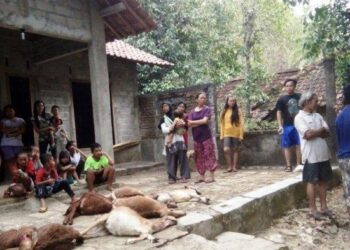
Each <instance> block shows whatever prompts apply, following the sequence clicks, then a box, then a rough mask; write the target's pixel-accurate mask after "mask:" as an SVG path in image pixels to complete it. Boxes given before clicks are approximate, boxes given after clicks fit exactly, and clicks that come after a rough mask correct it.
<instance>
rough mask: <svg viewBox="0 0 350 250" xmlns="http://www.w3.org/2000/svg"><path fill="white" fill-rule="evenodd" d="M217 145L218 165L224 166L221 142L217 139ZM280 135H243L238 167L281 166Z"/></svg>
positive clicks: (266, 133)
mask: <svg viewBox="0 0 350 250" xmlns="http://www.w3.org/2000/svg"><path fill="white" fill-rule="evenodd" d="M217 140H218V145H219V160H220V165H225V164H226V163H225V158H224V153H223V146H222V142H221V141H220V140H219V138H217ZM280 140H281V139H280V135H279V134H278V133H277V132H275V131H256V132H248V133H245V135H244V141H243V143H242V147H241V155H240V165H241V166H243V167H248V166H254V165H259V166H271V165H280V166H283V165H284V164H285V163H284V158H283V152H282V149H281V148H280Z"/></svg>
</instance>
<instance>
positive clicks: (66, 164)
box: [57, 150, 80, 184]
mask: <svg viewBox="0 0 350 250" xmlns="http://www.w3.org/2000/svg"><path fill="white" fill-rule="evenodd" d="M57 168H58V171H59V173H60V175H61V176H62V178H63V179H64V180H68V182H69V184H72V183H73V179H72V176H73V177H74V178H75V179H76V180H77V183H78V184H80V181H79V176H78V174H77V171H76V169H77V167H76V165H75V164H73V163H72V162H71V158H70V154H69V152H68V151H67V150H63V151H61V153H60V155H59V156H58V166H57ZM67 177H69V179H67Z"/></svg>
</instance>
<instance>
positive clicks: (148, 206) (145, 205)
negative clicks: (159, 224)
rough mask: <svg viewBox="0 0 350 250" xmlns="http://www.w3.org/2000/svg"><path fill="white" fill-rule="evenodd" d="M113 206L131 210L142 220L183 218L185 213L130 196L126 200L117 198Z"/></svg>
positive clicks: (147, 199)
mask: <svg viewBox="0 0 350 250" xmlns="http://www.w3.org/2000/svg"><path fill="white" fill-rule="evenodd" d="M114 205H115V206H125V207H129V208H131V209H133V210H134V211H136V212H137V213H139V214H140V215H141V216H142V217H144V218H155V217H156V218H158V217H164V216H168V215H170V216H174V217H175V218H178V217H181V216H184V215H185V214H186V213H185V212H183V211H180V210H177V211H176V210H172V209H169V208H168V207H167V206H166V205H165V204H163V203H161V202H159V201H156V200H154V199H152V198H149V197H146V196H132V197H128V198H117V199H116V200H115V201H114Z"/></svg>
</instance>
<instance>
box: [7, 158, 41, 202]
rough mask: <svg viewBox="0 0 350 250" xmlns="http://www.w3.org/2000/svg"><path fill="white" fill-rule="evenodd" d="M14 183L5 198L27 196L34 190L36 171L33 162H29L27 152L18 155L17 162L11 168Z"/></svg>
mask: <svg viewBox="0 0 350 250" xmlns="http://www.w3.org/2000/svg"><path fill="white" fill-rule="evenodd" d="M10 173H11V175H12V180H13V183H12V184H11V185H10V186H9V187H8V189H7V190H6V191H5V193H4V197H5V198H8V197H20V196H26V195H27V194H28V193H31V192H32V191H33V189H34V183H33V181H34V179H35V171H34V165H33V162H32V161H29V158H28V155H27V153H26V152H20V153H18V154H17V155H16V162H15V164H14V165H12V166H10Z"/></svg>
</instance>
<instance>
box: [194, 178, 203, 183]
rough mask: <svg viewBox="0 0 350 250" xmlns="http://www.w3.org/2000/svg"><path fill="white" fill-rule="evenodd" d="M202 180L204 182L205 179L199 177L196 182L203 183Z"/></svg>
mask: <svg viewBox="0 0 350 250" xmlns="http://www.w3.org/2000/svg"><path fill="white" fill-rule="evenodd" d="M201 182H204V180H203V179H198V180H196V181H195V182H194V183H201Z"/></svg>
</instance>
